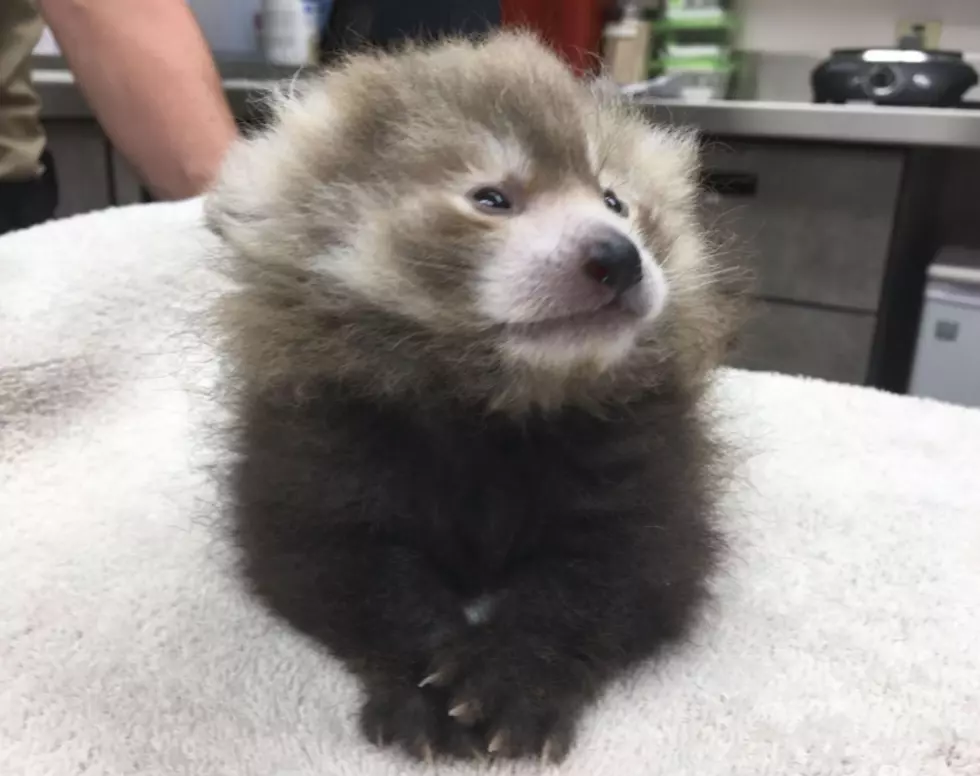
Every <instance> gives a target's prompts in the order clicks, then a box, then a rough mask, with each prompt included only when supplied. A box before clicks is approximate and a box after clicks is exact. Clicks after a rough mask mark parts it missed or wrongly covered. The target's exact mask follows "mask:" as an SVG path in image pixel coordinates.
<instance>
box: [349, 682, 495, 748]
mask: <svg viewBox="0 0 980 776" xmlns="http://www.w3.org/2000/svg"><path fill="white" fill-rule="evenodd" d="M361 732H362V733H363V734H364V736H365V737H366V738H367V739H368V740H369V741H371V742H373V743H374V744H376V745H377V746H397V747H399V748H400V749H402V750H403V751H404V752H406V753H407V754H408V755H410V756H411V757H414V758H415V759H418V760H423V761H426V762H432V761H434V760H435V759H436V758H437V757H455V758H480V757H483V756H484V750H485V745H484V743H483V740H482V738H481V737H480V736H479V734H478V733H477V732H476V731H474V730H470V729H468V728H466V727H465V726H462V725H459V724H457V723H456V721H455V720H454V719H453V718H452V717H450V716H449V715H448V714H447V713H446V700H445V697H444V696H442V695H440V694H436V693H434V692H431V691H428V690H423V689H419V688H414V687H412V688H399V689H394V690H393V689H390V688H375V689H374V690H373V691H371V692H370V694H369V695H368V699H367V700H366V701H365V703H364V706H363V707H362V709H361Z"/></svg>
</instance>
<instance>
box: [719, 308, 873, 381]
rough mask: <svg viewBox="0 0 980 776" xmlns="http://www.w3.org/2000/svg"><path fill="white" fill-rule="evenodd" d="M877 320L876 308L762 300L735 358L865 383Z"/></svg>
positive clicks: (739, 363)
mask: <svg viewBox="0 0 980 776" xmlns="http://www.w3.org/2000/svg"><path fill="white" fill-rule="evenodd" d="M875 323H876V318H875V316H874V314H873V313H855V312H845V311H838V310H821V309H817V308H813V307H805V306H802V305H797V304H793V303H790V302H763V301H758V302H756V303H754V304H753V305H752V308H751V309H750V311H749V316H748V319H747V320H746V322H745V325H744V326H743V328H742V331H741V334H740V337H739V342H738V345H737V347H736V348H735V351H734V353H732V355H731V357H730V360H729V363H730V364H731V365H732V366H736V367H741V368H743V369H757V370H762V371H777V372H783V373H786V374H793V375H806V376H808V377H819V378H822V379H824V380H833V381H835V382H841V383H855V384H860V383H863V382H864V381H865V379H866V377H867V371H868V362H869V359H870V357H871V344H872V341H873V339H874V332H875Z"/></svg>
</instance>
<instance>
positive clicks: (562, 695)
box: [439, 654, 584, 763]
mask: <svg viewBox="0 0 980 776" xmlns="http://www.w3.org/2000/svg"><path fill="white" fill-rule="evenodd" d="M542 668H543V667H542ZM448 670H449V669H444V671H443V673H442V674H441V675H440V677H439V678H440V680H445V679H446V673H447V672H448ZM549 673H550V672H548V671H547V670H541V671H538V670H536V668H535V667H534V665H533V664H528V665H520V666H518V665H517V664H510V665H508V664H507V663H506V661H500V657H499V656H498V655H487V654H484V655H482V656H474V657H473V658H472V660H471V661H468V663H467V664H463V665H459V666H458V667H457V668H456V669H455V675H454V678H453V679H454V680H453V681H451V682H450V683H449V688H448V689H449V704H448V709H447V711H446V713H447V714H448V716H449V717H451V718H452V719H453V720H455V721H456V723H457V724H458V725H459V726H460V727H461V728H464V729H470V730H472V731H475V732H479V734H480V735H481V737H482V739H483V746H484V748H485V751H486V752H487V753H488V754H490V755H493V756H495V757H513V758H524V757H532V758H539V759H541V760H543V761H545V762H552V763H558V762H561V761H562V760H564V759H565V757H566V755H567V754H568V752H569V750H570V749H571V746H572V743H573V741H574V738H575V729H576V725H577V722H578V718H579V715H580V713H581V710H582V706H583V702H584V696H583V694H582V693H580V692H577V691H576V690H575V689H574V688H572V687H568V686H566V685H564V684H563V683H562V682H561V681H560V680H559V679H557V678H556V677H555V676H554V675H550V676H549Z"/></svg>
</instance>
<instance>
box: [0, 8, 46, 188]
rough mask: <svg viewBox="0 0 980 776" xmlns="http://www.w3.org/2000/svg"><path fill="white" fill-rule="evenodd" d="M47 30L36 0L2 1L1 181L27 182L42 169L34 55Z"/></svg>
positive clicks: (0, 83) (0, 47)
mask: <svg viewBox="0 0 980 776" xmlns="http://www.w3.org/2000/svg"><path fill="white" fill-rule="evenodd" d="M43 29H44V23H43V21H42V20H41V16H40V14H39V12H38V10H37V7H36V5H35V3H34V0H0V180H27V179H31V178H35V177H37V176H38V175H39V174H40V173H41V170H42V166H41V163H40V158H41V153H42V152H43V150H44V142H45V139H44V130H43V128H42V127H41V116H40V114H41V102H40V99H39V98H38V95H37V92H36V91H35V90H34V87H33V86H32V85H31V53H32V52H33V50H34V46H36V45H37V42H38V40H39V39H40V37H41V32H42V31H43Z"/></svg>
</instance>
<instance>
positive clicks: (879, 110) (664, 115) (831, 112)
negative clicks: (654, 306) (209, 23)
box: [33, 57, 980, 148]
mask: <svg viewBox="0 0 980 776" xmlns="http://www.w3.org/2000/svg"><path fill="white" fill-rule="evenodd" d="M218 68H219V71H220V72H221V76H222V82H223V84H224V88H225V94H226V96H227V98H228V101H229V103H230V104H231V107H232V110H233V111H234V112H235V114H236V115H242V114H244V113H245V112H246V111H247V110H248V106H249V105H250V104H252V103H254V102H256V101H258V100H261V96H262V93H263V92H265V91H267V90H268V89H269V88H270V87H271V86H272V85H274V84H275V83H277V82H280V81H282V80H285V79H288V78H290V77H291V76H293V75H294V74H295V68H283V67H273V66H270V65H268V64H266V63H262V62H227V61H220V60H219V64H218ZM33 76H34V81H35V83H36V84H37V87H38V91H39V92H40V93H41V99H42V102H43V109H42V115H43V116H44V118H46V119H70V118H76V119H77V118H91V117H92V112H91V110H90V109H89V107H88V105H87V104H86V102H85V99H84V98H83V97H82V95H81V93H80V92H79V90H78V87H77V86H76V84H75V81H74V78H73V77H72V75H71V73H70V72H69V71H68V70H67V69H66V68H65V66H64V63H63V61H61V60H59V59H57V58H52V57H36V58H35V60H34V70H33ZM639 102H640V104H642V105H644V106H645V108H646V109H647V110H648V111H649V115H650V116H651V118H652V119H654V120H655V121H661V122H665V123H668V124H674V125H682V126H692V127H695V128H696V129H698V130H700V131H702V132H704V133H706V134H710V135H717V136H722V137H761V138H782V139H794V140H805V141H826V142H838V143H855V144H868V145H904V146H936V147H956V148H980V110H969V109H954V108H892V107H884V106H876V105H853V104H852V105H815V104H812V103H805V102H764V101H751V100H738V101H736V100H717V101H713V102H704V103H691V102H684V101H681V100H656V101H654V100H649V99H644V98H641V99H640V100H639Z"/></svg>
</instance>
